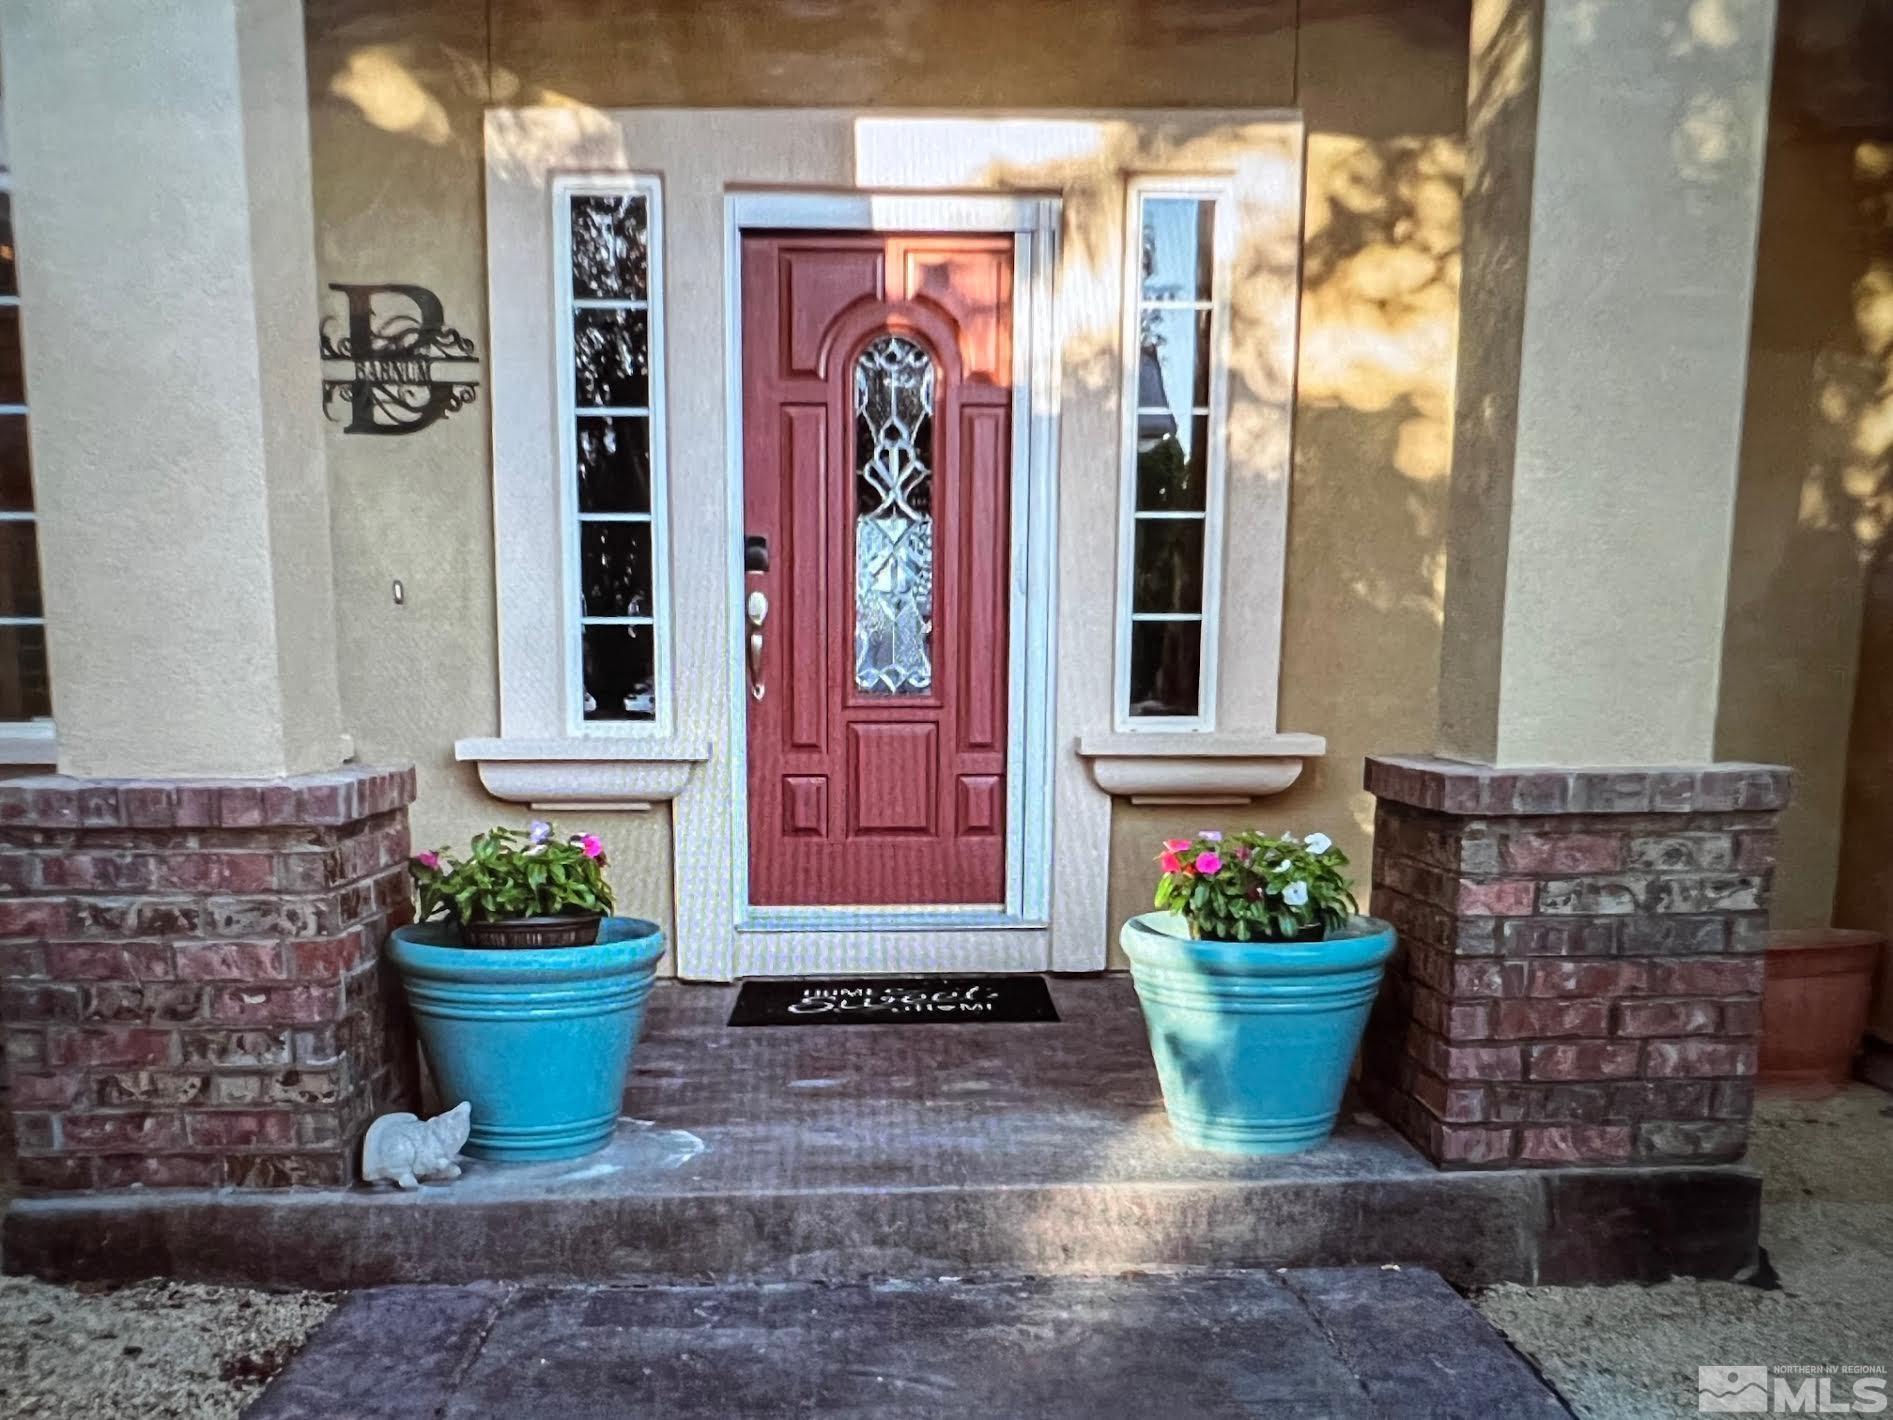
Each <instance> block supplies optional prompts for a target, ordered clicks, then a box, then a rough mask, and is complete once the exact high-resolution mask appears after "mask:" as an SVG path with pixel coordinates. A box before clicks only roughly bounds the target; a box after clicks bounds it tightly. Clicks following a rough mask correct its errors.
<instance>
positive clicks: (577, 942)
mask: <svg viewBox="0 0 1893 1420" xmlns="http://www.w3.org/2000/svg"><path fill="white" fill-rule="evenodd" d="M602 920H603V919H602V918H600V917H599V916H598V915H597V914H596V913H591V914H577V915H575V914H561V915H559V916H555V917H509V918H507V919H505V920H504V921H499V922H469V923H467V924H466V925H465V926H463V927H462V928H461V929H460V940H461V941H462V942H463V943H464V944H465V945H467V946H469V947H503V948H507V949H509V950H513V951H525V950H529V949H532V948H536V947H589V946H590V945H591V944H592V943H593V942H596V941H597V940H598V924H599V922H600V921H602Z"/></svg>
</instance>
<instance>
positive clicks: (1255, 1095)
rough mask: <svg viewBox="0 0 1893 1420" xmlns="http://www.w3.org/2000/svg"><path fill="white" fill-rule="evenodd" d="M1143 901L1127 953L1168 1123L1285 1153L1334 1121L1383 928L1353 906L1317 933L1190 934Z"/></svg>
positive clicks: (1377, 964) (1385, 937) (1232, 1150)
mask: <svg viewBox="0 0 1893 1420" xmlns="http://www.w3.org/2000/svg"><path fill="white" fill-rule="evenodd" d="M1185 930H1186V929H1185V928H1184V926H1183V919H1182V918H1180V917H1175V916H1172V915H1171V914H1169V913H1163V912H1148V913H1145V914H1144V915H1143V916H1141V917H1133V918H1131V920H1130V921H1128V922H1126V923H1125V924H1124V930H1123V931H1122V932H1121V933H1120V934H1119V937H1118V940H1119V941H1121V942H1122V943H1123V944H1124V952H1125V954H1126V955H1127V956H1129V957H1130V960H1131V979H1132V980H1133V981H1134V982H1136V984H1137V997H1138V1000H1139V1001H1141V1002H1142V1003H1143V1008H1144V1024H1145V1025H1146V1026H1147V1027H1148V1028H1149V1030H1150V1053H1151V1054H1152V1055H1153V1056H1154V1057H1155V1058H1156V1062H1157V1079H1158V1082H1159V1083H1160V1084H1161V1085H1162V1086H1163V1103H1164V1108H1165V1109H1167V1110H1168V1111H1169V1114H1170V1126H1171V1128H1172V1129H1174V1130H1175V1131H1176V1135H1177V1137H1178V1138H1179V1139H1181V1140H1182V1141H1183V1142H1184V1143H1186V1144H1190V1145H1193V1146H1194V1147H1196V1148H1199V1149H1215V1150H1217V1151H1219V1152H1221V1153H1227V1154H1292V1153H1295V1152H1297V1151H1298V1150H1301V1149H1310V1148H1313V1147H1314V1146H1315V1145H1317V1144H1319V1143H1321V1142H1322V1141H1323V1140H1325V1139H1326V1138H1327V1137H1328V1135H1329V1134H1330V1133H1331V1132H1333V1129H1334V1119H1335V1115H1336V1114H1337V1113H1338V1112H1339V1111H1340V1108H1341V1093H1342V1091H1343V1090H1344V1089H1345V1088H1346V1087H1347V1076H1348V1067H1349V1066H1350V1065H1351V1064H1352V1063H1353V1060H1354V1052H1355V1051H1356V1050H1357V1049H1358V1048H1359V1047H1360V1043H1361V1032H1362V1030H1364V1029H1365V1028H1366V1025H1367V1011H1368V1008H1369V1007H1370V1006H1371V1005H1372V1004H1373V1001H1374V993H1375V992H1376V991H1378V990H1379V989H1380V972H1381V967H1382V965H1383V964H1384V963H1385V962H1386V960H1387V957H1388V954H1389V953H1391V952H1392V951H1393V945H1394V932H1393V928H1392V927H1390V926H1388V925H1387V924H1386V923H1385V922H1382V921H1379V920H1378V919H1376V918H1372V917H1356V918H1354V919H1353V921H1352V922H1350V923H1349V925H1348V927H1347V928H1346V929H1345V931H1344V932H1343V933H1341V934H1337V935H1334V936H1330V937H1328V938H1327V939H1326V940H1325V941H1319V942H1295V943H1288V942H1279V943H1278V942H1199V941H1196V940H1194V939H1192V938H1190V937H1187V936H1179V935H1177V934H1178V933H1180V932H1183V931H1185Z"/></svg>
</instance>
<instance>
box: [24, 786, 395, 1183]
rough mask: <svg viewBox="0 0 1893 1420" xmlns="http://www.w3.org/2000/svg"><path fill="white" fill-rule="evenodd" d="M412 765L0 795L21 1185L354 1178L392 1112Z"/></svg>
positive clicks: (27, 788)
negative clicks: (392, 943)
mask: <svg viewBox="0 0 1893 1420" xmlns="http://www.w3.org/2000/svg"><path fill="white" fill-rule="evenodd" d="M413 798H414V772H413V771H412V770H411V769H406V770H394V769H355V768H346V769H341V770H337V771H335V772H333V773H326V774H310V775H302V776H299V777H296V778H291V779H282V780H272V781H254V780H251V781H229V780H225V781H210V780H202V781H175V780H174V781H152V780H146V781H137V780H103V779H74V778H67V777H60V776H46V777H41V778H29V779H15V780H11V781H8V782H5V783H0V976H3V977H4V984H3V985H0V1026H3V1027H4V1030H5V1038H6V1058H7V1061H8V1064H9V1067H10V1072H11V1076H12V1089H11V1094H12V1106H13V1111H14V1123H15V1129H16V1133H17V1139H18V1148H19V1171H20V1180H21V1182H22V1184H24V1185H25V1186H26V1187H28V1188H47V1189H83V1188H122V1187H126V1186H129V1185H131V1184H143V1185H147V1186H220V1185H234V1186H237V1187H248V1188H269V1187H282V1186H286V1185H291V1184H320V1185H331V1186H337V1185H342V1184H347V1183H349V1182H351V1181H353V1179H354V1177H355V1168H356V1163H355V1156H356V1150H357V1146H358V1145H359V1143H360V1140H361V1134H362V1131H363V1130H364V1129H365V1128H366V1126H367V1124H368V1121H369V1120H370V1119H372V1118H373V1117H374V1116H375V1115H376V1114H378V1113H380V1112H382V1111H383V1110H386V1109H391V1108H393V1109H399V1108H409V1107H412V1102H413V1101H414V1099H415V1098H416V1095H417V1090H416V1063H415V1054H414V1048H413V1042H412V1036H411V1032H410V1030H409V1026H408V1022H407V1019H406V1012H405V1007H404V1004H403V1001H402V997H401V993H400V987H399V985H398V983H396V982H394V981H393V980H392V979H391V978H390V977H389V976H388V975H386V974H385V972H384V968H383V967H382V966H381V962H380V949H381V945H382V942H383V940H384V939H385V937H386V935H387V933H388V931H389V930H390V929H391V928H392V927H393V926H395V925H398V924H400V923H402V922H405V921H407V920H408V919H409V917H410V916H411V915H412V908H411V905H410V902H409V895H408V881H407V876H406V869H405V863H406V859H407V855H408V851H409V844H408V827H407V805H408V804H409V803H410V802H411V801H412V800H413Z"/></svg>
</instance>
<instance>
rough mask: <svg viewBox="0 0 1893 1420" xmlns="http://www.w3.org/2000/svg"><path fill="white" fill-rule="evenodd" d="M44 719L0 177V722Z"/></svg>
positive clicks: (6, 212) (5, 179)
mask: <svg viewBox="0 0 1893 1420" xmlns="http://www.w3.org/2000/svg"><path fill="white" fill-rule="evenodd" d="M51 714H52V696H51V688H50V685H49V683H48V679H47V674H46V614H45V608H44V606H43V605H42V604H41V599H40V578H39V538H38V521H37V517H36V515H35V512H34V504H33V478H32V472H31V468H30V465H29V463H28V457H27V445H26V377H25V368H24V364H23V361H22V359H21V353H20V288H19V285H18V282H17V280H16V278H15V267H14V259H13V191H12V180H11V177H10V176H9V175H8V174H7V173H6V172H4V171H0V721H8V722H20V721H39V722H42V728H44V723H45V722H46V721H47V720H48V717H50V716H51ZM7 758H8V759H9V760H12V759H15V758H18V756H15V755H8V756H7Z"/></svg>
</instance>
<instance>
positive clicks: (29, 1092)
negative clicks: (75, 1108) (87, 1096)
mask: <svg viewBox="0 0 1893 1420" xmlns="http://www.w3.org/2000/svg"><path fill="white" fill-rule="evenodd" d="M10 1088H11V1089H12V1092H13V1107H14V1108H15V1109H64V1108H65V1107H66V1106H67V1105H69V1104H71V1103H72V1102H73V1101H74V1100H76V1099H78V1098H79V1097H80V1096H81V1095H83V1094H84V1093H85V1076H84V1075H82V1074H80V1073H79V1072H77V1071H67V1072H65V1073H64V1074H58V1075H45V1074H28V1073H24V1072H21V1073H16V1074H14V1075H13V1077H12V1080H11V1084H10Z"/></svg>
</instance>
